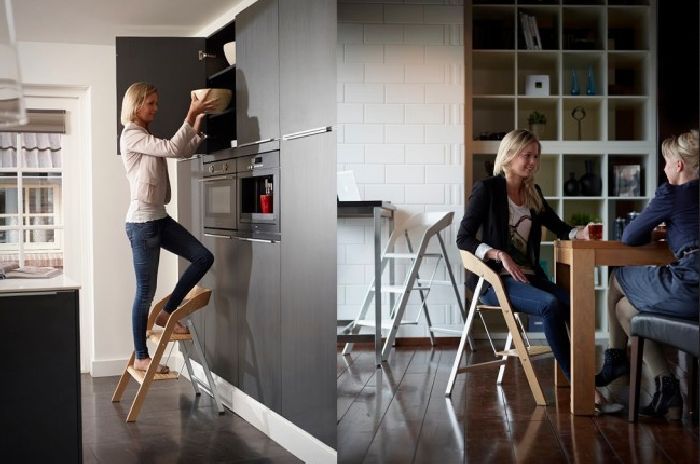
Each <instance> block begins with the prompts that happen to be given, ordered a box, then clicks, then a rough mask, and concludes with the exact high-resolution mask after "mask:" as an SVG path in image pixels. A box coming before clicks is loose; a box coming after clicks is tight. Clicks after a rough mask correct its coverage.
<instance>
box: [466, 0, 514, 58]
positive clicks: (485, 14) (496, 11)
mask: <svg viewBox="0 0 700 464" xmlns="http://www.w3.org/2000/svg"><path fill="white" fill-rule="evenodd" d="M499 3H507V2H499ZM472 12H473V20H472V47H473V48H474V49H475V50H511V49H513V47H514V46H515V8H513V7H512V6H508V5H505V6H504V5H495V6H477V5H475V6H474V7H473V9H472Z"/></svg>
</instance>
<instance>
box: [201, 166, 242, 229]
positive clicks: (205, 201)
mask: <svg viewBox="0 0 700 464" xmlns="http://www.w3.org/2000/svg"><path fill="white" fill-rule="evenodd" d="M203 168H204V169H203V173H202V174H203V175H202V179H201V180H200V182H201V184H202V226H203V227H204V231H205V233H206V232H210V233H212V232H216V231H224V232H226V231H235V230H236V229H238V220H237V219H238V198H237V195H238V183H237V176H236V160H235V159H226V160H221V161H215V162H211V163H205V164H204V165H203Z"/></svg>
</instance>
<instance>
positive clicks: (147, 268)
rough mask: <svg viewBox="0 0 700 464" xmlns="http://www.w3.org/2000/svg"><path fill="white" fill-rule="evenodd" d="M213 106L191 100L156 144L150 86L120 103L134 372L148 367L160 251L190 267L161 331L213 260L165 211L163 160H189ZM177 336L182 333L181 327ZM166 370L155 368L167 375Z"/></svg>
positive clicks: (161, 319)
mask: <svg viewBox="0 0 700 464" xmlns="http://www.w3.org/2000/svg"><path fill="white" fill-rule="evenodd" d="M211 109H212V104H211V103H208V102H204V101H200V100H197V99H196V98H193V100H192V101H191V103H190V107H189V110H188V111H187V116H186V117H185V120H184V122H183V124H182V126H181V127H180V128H179V129H178V130H177V132H175V135H173V136H172V138H170V139H159V138H157V137H156V136H155V135H153V134H151V133H150V132H149V130H148V126H149V124H150V123H151V122H153V120H154V119H155V117H156V113H157V112H158V90H157V89H156V88H155V87H154V86H153V85H151V84H147V83H145V82H137V83H135V84H132V85H131V86H130V87H129V88H128V89H127V91H126V93H125V94H124V98H123V100H122V110H121V123H122V125H123V126H124V129H123V130H122V133H121V137H120V139H119V149H120V152H121V155H122V161H123V162H124V167H125V169H126V177H127V179H128V180H129V190H130V192H131V195H130V202H129V210H128V212H127V213H126V234H127V236H128V237H129V242H130V243H131V251H132V254H133V261H134V272H135V274H136V295H135V297H134V303H133V306H132V310H131V318H132V330H133V336H134V353H135V359H134V369H136V370H146V369H148V366H149V364H150V362H151V359H150V357H149V355H148V347H147V346H146V322H147V319H148V310H149V308H150V306H151V303H152V302H153V296H154V295H155V292H156V284H157V276H158V261H159V258H160V249H161V248H163V249H165V250H168V251H170V252H172V253H175V254H176V255H178V256H182V257H183V258H185V259H187V260H188V261H189V262H190V265H189V267H188V268H187V269H186V270H185V272H184V273H183V274H182V276H181V277H180V279H179V280H178V282H177V284H176V285H175V289H174V290H173V292H172V294H171V295H170V298H169V300H168V302H167V303H166V305H165V307H164V308H163V310H162V311H161V312H160V314H159V315H158V318H157V319H156V324H158V325H161V326H164V325H165V324H166V323H167V321H168V317H170V313H171V312H172V311H174V310H175V309H176V308H177V307H178V305H179V304H180V303H181V302H182V300H183V298H184V297H185V295H186V294H187V292H189V291H190V290H191V289H192V288H193V287H194V286H195V285H196V284H197V282H198V281H199V280H200V279H201V278H202V277H203V276H204V274H206V272H207V271H208V270H209V268H210V267H211V266H212V264H213V263H214V256H213V255H212V254H211V252H210V251H209V250H207V249H206V248H205V247H204V246H203V245H202V244H201V242H200V241H199V240H197V239H196V238H195V237H193V236H192V234H190V233H189V232H188V231H187V230H186V229H185V228H184V227H182V226H181V225H180V224H178V223H177V222H175V220H173V218H171V217H170V216H169V215H168V213H167V212H166V210H165V205H166V204H168V202H169V201H170V181H169V180H168V164H167V160H166V158H186V157H189V156H192V155H193V154H194V153H195V150H196V149H197V146H198V145H199V143H200V142H201V141H202V135H201V133H200V131H199V129H200V127H201V124H202V118H203V116H204V113H205V112H206V111H209V110H211ZM175 331H176V332H177V333H186V332H187V329H186V328H185V327H184V326H183V325H182V324H180V323H178V326H177V327H176V329H175ZM168 370H169V369H168V366H158V371H157V372H158V373H167V372H168Z"/></svg>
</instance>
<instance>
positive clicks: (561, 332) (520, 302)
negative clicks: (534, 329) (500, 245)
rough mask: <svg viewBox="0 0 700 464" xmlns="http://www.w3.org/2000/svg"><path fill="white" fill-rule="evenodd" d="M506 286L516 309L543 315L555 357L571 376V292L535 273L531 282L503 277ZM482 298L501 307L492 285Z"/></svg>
mask: <svg viewBox="0 0 700 464" xmlns="http://www.w3.org/2000/svg"><path fill="white" fill-rule="evenodd" d="M502 279H503V286H504V287H505V291H506V294H507V295H508V298H509V299H510V304H511V306H512V307H513V310H515V311H519V312H523V313H525V314H530V315H534V316H540V317H541V318H542V325H543V326H544V336H545V337H546V338H547V343H549V346H550V348H552V353H553V354H554V358H555V359H556V360H557V362H558V363H559V366H561V370H562V372H564V375H566V378H567V379H570V375H569V366H570V360H571V358H570V355H569V353H570V346H571V343H570V341H569V334H568V333H567V331H566V324H567V323H568V322H569V294H568V293H567V292H566V291H565V290H562V289H561V288H559V287H557V286H556V285H555V284H554V283H553V282H550V281H549V280H546V279H542V278H539V277H535V276H528V279H529V280H530V283H529V284H526V283H523V282H518V281H516V280H515V279H513V278H512V277H511V276H503V277H502ZM481 300H482V301H483V302H484V303H485V304H487V305H491V306H498V299H497V298H496V294H495V293H494V291H493V288H492V287H489V289H488V290H487V291H486V293H485V294H484V295H482V296H481Z"/></svg>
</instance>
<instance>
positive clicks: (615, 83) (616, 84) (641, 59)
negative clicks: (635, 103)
mask: <svg viewBox="0 0 700 464" xmlns="http://www.w3.org/2000/svg"><path fill="white" fill-rule="evenodd" d="M648 59H649V56H648V53H646V52H610V53H609V54H608V95H610V96H646V95H648V93H649V91H648V89H649V84H648V81H649V78H648V75H647V73H646V72H645V70H646V69H648V63H647V61H648Z"/></svg>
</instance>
